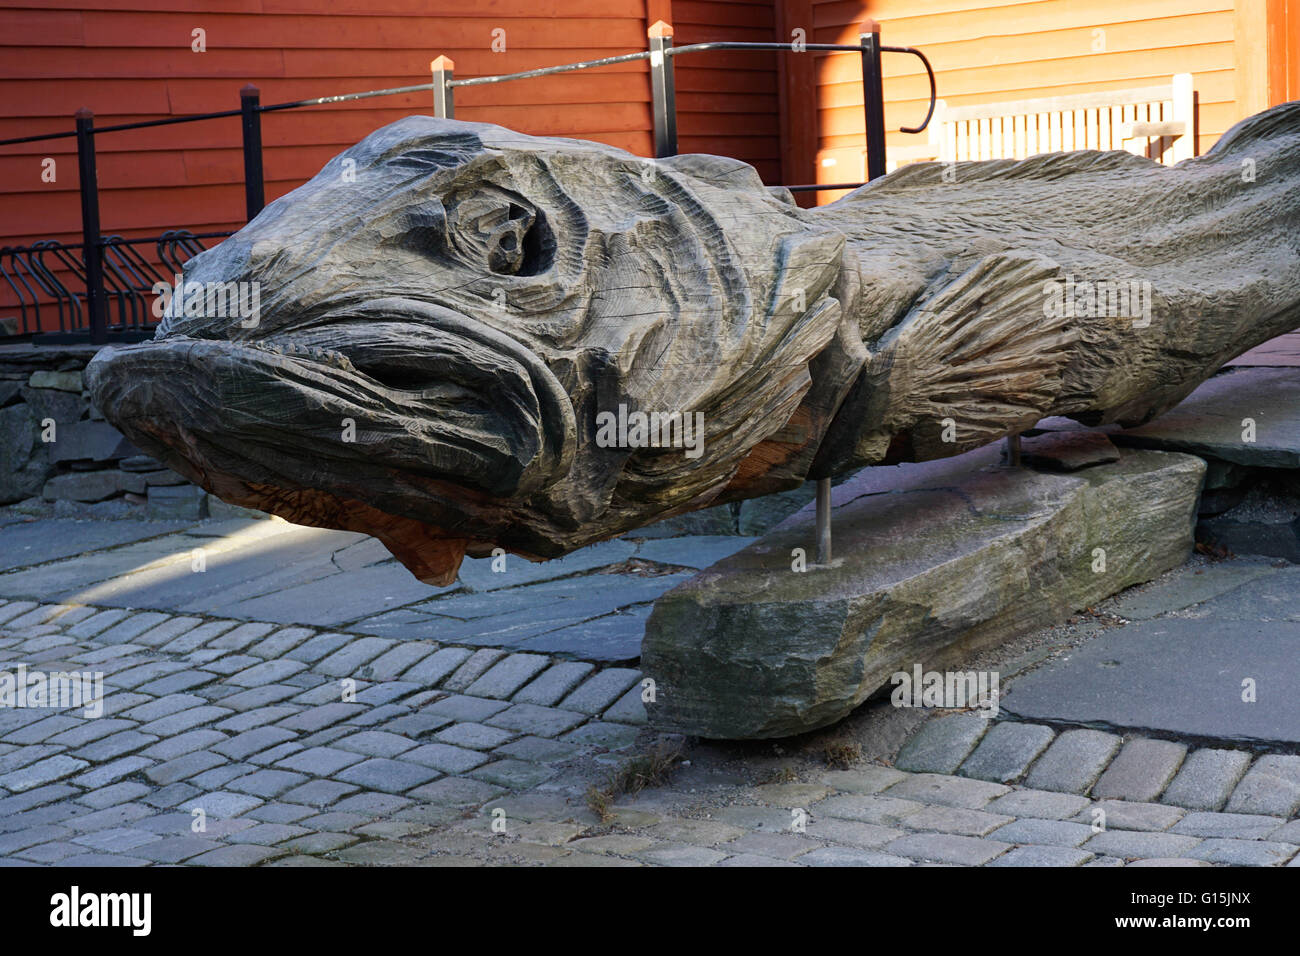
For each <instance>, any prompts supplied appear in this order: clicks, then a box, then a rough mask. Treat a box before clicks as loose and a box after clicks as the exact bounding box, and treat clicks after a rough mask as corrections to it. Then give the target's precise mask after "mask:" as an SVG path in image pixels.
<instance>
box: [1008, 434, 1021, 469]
mask: <svg viewBox="0 0 1300 956" xmlns="http://www.w3.org/2000/svg"><path fill="white" fill-rule="evenodd" d="M1007 464H1008V465H1010V466H1011V467H1012V468H1019V467H1020V432H1014V433H1012V434H1010V435H1008V436H1007Z"/></svg>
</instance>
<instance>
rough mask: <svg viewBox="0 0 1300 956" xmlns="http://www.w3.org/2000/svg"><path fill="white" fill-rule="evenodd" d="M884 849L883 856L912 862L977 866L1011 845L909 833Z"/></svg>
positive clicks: (969, 838) (968, 838) (947, 835)
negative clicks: (924, 861) (900, 857)
mask: <svg viewBox="0 0 1300 956" xmlns="http://www.w3.org/2000/svg"><path fill="white" fill-rule="evenodd" d="M884 849H885V852H886V853H892V854H894V855H896V856H906V857H910V858H911V859H914V860H930V861H934V862H937V863H953V864H955V865H957V866H981V865H983V864H985V863H987V862H989V861H990V860H992V859H993V858H994V857H997V856H1000V855H1001V854H1002V853H1005V852H1006V851H1007V850H1009V849H1011V844H1010V843H1002V842H1000V841H998V840H983V839H978V838H976V837H968V836H954V835H952V834H949V833H909V834H908V835H907V836H905V837H901V838H900V839H897V840H895V841H894V842H893V843H890V844H888V845H887V846H886V847H885V848H884Z"/></svg>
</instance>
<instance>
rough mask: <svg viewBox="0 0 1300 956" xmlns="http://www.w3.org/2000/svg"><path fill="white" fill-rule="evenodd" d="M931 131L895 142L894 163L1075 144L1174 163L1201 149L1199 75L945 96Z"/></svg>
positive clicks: (1000, 155)
mask: <svg viewBox="0 0 1300 956" xmlns="http://www.w3.org/2000/svg"><path fill="white" fill-rule="evenodd" d="M927 132H928V133H929V141H928V142H926V143H917V144H909V145H906V146H891V147H889V149H888V151H887V154H888V160H889V163H888V165H889V168H890V169H891V170H892V169H895V168H897V167H898V166H900V165H904V164H906V163H909V162H915V161H919V160H936V159H937V160H939V161H941V162H954V161H961V160H968V159H1024V158H1025V157H1027V156H1033V155H1035V154H1036V153H1054V152H1060V151H1063V150H1072V149H1123V150H1127V151H1128V152H1130V153H1136V154H1137V155H1139V156H1146V157H1148V158H1150V159H1154V160H1156V161H1157V162H1160V163H1164V164H1166V165H1173V164H1174V163H1177V162H1179V161H1181V160H1184V159H1189V158H1191V157H1192V156H1194V155H1196V94H1195V91H1194V90H1193V87H1192V75H1191V74H1190V73H1179V74H1178V75H1176V76H1174V77H1173V78H1172V81H1171V82H1170V83H1168V84H1165V85H1163V86H1148V87H1142V88H1140V89H1129V90H1108V91H1102V92H1097V93H1078V94H1073V95H1067V96H1049V97H1043V98H1041V99H1032V100H1017V101H1013V102H1007V103H987V104H979V105H975V106H957V107H949V106H947V105H946V104H945V103H944V102H943V100H940V101H939V102H938V104H936V106H935V115H934V118H933V119H932V120H931V121H930V127H929V129H928V130H927Z"/></svg>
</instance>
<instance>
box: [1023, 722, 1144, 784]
mask: <svg viewBox="0 0 1300 956" xmlns="http://www.w3.org/2000/svg"><path fill="white" fill-rule="evenodd" d="M1119 746H1120V738H1119V737H1117V736H1115V735H1114V734H1107V733H1102V732H1101V731H1099V730H1067V731H1064V732H1063V733H1061V734H1060V736H1058V737H1057V738H1056V740H1054V741H1053V742H1052V745H1051V746H1050V747H1048V748H1047V752H1046V753H1045V754H1043V755H1042V756H1041V757H1039V758H1038V761H1037V762H1036V763H1035V764H1034V766H1033V767H1032V768H1031V769H1030V771H1029V776H1028V777H1026V778H1025V784H1026V786H1030V787H1035V788H1037V789H1040V790H1057V791H1060V792H1062V793H1087V792H1088V789H1089V788H1090V787H1091V786H1092V785H1093V784H1094V783H1096V782H1097V778H1098V777H1099V776H1101V773H1102V771H1103V770H1105V769H1106V765H1107V764H1109V763H1110V760H1111V758H1112V757H1113V756H1115V752H1116V751H1117V750H1119Z"/></svg>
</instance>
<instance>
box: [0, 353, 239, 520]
mask: <svg viewBox="0 0 1300 956" xmlns="http://www.w3.org/2000/svg"><path fill="white" fill-rule="evenodd" d="M98 350H99V349H98V347H97V346H91V345H54V346H48V345H43V346H33V345H29V344H14V345H2V346H0V506H5V505H7V506H10V507H11V509H12V510H13V511H16V512H19V513H22V514H29V515H33V516H44V515H53V516H56V517H77V518H133V517H134V518H181V519H185V518H193V519H199V518H206V517H230V516H233V515H236V514H241V515H252V514H257V512H251V511H247V510H246V509H243V508H235V507H233V506H231V505H227V504H226V503H225V502H223V501H221V500H219V499H217V498H214V497H213V496H211V495H209V494H208V493H207V492H205V491H204V490H203V489H202V488H199V487H197V486H195V485H192V484H190V483H189V482H187V481H186V480H185V479H184V478H182V477H181V476H180V475H178V474H176V473H175V472H174V471H172V470H171V469H169V468H166V467H164V466H163V465H162V464H161V463H159V462H157V461H155V460H154V459H152V458H150V457H149V456H147V455H143V454H141V453H140V450H139V449H138V448H136V447H135V446H134V445H132V444H131V443H130V442H129V441H127V440H126V439H125V438H124V437H123V436H122V434H121V433H120V432H119V431H118V430H117V429H116V428H114V427H113V426H112V425H110V424H109V423H108V422H106V421H104V418H103V416H102V415H100V414H99V412H98V410H96V409H95V408H94V407H93V406H92V405H91V403H90V398H89V396H88V394H87V393H86V391H85V388H84V386H83V384H82V375H81V373H82V370H83V369H84V368H85V367H86V363H87V362H89V361H90V359H91V357H92V356H94V354H95V353H96V352H97V351H98Z"/></svg>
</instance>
